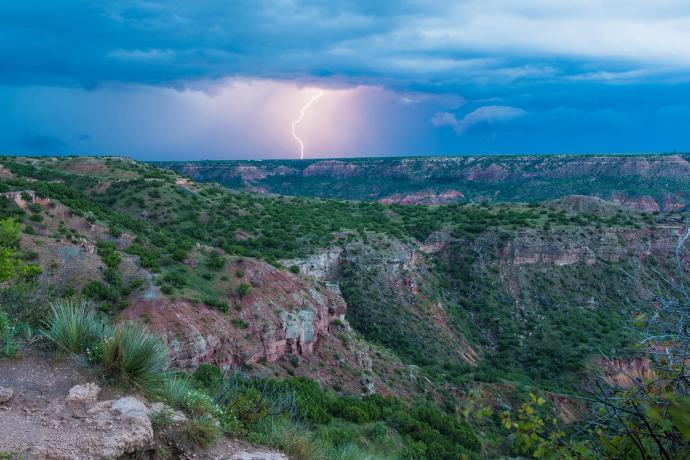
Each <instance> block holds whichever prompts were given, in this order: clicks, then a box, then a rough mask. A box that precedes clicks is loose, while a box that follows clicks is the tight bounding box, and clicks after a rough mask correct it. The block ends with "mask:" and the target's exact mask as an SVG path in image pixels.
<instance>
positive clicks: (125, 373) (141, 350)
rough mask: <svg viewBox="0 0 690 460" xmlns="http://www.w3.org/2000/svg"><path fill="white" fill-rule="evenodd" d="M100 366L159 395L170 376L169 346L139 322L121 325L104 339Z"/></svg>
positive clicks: (123, 380)
mask: <svg viewBox="0 0 690 460" xmlns="http://www.w3.org/2000/svg"><path fill="white" fill-rule="evenodd" d="M100 365H101V366H102V367H103V370H104V371H105V373H106V375H108V376H109V377H111V378H113V379H114V380H116V381H118V382H120V383H123V384H125V385H128V386H131V387H134V388H137V389H138V390H140V391H142V392H144V393H147V394H157V393H158V392H159V391H160V389H161V388H162V387H163V385H164V382H165V381H166V380H167V378H169V374H168V372H167V369H168V366H169V356H168V349H167V347H166V346H165V344H164V343H163V342H162V341H161V340H160V339H158V338H157V337H155V336H154V335H152V334H151V333H149V332H148V330H147V329H146V328H145V327H144V326H143V325H141V324H138V323H131V322H128V323H123V324H119V325H118V326H116V327H115V330H114V332H113V334H112V336H111V337H107V338H105V339H103V342H102V343H101V359H100Z"/></svg>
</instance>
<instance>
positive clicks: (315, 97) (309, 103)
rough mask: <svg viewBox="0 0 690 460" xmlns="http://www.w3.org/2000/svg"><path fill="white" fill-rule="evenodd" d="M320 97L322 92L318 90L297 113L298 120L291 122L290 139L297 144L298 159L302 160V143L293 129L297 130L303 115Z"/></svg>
mask: <svg viewBox="0 0 690 460" xmlns="http://www.w3.org/2000/svg"><path fill="white" fill-rule="evenodd" d="M321 96H323V91H322V90H319V92H318V94H316V95H315V96H314V97H312V98H311V99H309V102H307V103H306V104H305V105H304V106H303V107H302V110H301V111H300V113H299V118H298V119H297V120H295V121H293V122H292V137H294V138H295V140H296V141H297V142H298V143H299V159H300V160H304V143H303V142H302V139H300V137H299V136H298V135H297V131H295V128H297V125H299V124H300V123H301V122H302V120H303V119H304V114H305V113H306V112H307V110H309V107H311V105H312V104H313V103H314V102H316V100H317V99H319V98H320V97H321Z"/></svg>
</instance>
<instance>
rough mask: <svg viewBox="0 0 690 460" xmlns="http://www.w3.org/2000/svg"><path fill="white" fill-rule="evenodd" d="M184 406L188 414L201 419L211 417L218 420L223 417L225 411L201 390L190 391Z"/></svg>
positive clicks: (184, 400)
mask: <svg viewBox="0 0 690 460" xmlns="http://www.w3.org/2000/svg"><path fill="white" fill-rule="evenodd" d="M182 405H183V407H184V408H185V410H186V411H187V412H189V413H190V414H192V415H196V416H199V417H202V416H209V417H213V418H215V419H218V418H220V417H221V416H222V415H223V410H222V409H221V408H220V407H219V406H218V405H217V404H216V403H215V401H214V400H213V398H211V397H210V396H209V395H208V394H206V393H205V392H203V391H201V390H189V391H188V392H187V394H186V395H185V397H184V398H183V400H182Z"/></svg>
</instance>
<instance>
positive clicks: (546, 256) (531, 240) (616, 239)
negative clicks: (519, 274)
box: [498, 226, 680, 266]
mask: <svg viewBox="0 0 690 460" xmlns="http://www.w3.org/2000/svg"><path fill="white" fill-rule="evenodd" d="M679 231H680V227H673V226H671V227H661V228H658V229H656V230H651V229H623V228H611V229H604V230H602V231H600V232H598V233H597V234H594V235H590V234H580V233H572V234H570V233H569V234H562V235H558V234H549V233H544V232H539V231H536V230H525V231H521V232H517V233H516V234H515V236H514V237H513V238H511V239H510V240H508V241H507V242H505V244H504V245H502V246H500V247H499V248H498V255H499V256H500V258H501V259H502V260H503V261H504V263H507V264H511V265H528V264H540V265H560V266H562V265H572V264H575V263H580V262H584V263H586V264H588V265H591V264H593V263H595V262H596V261H597V259H603V260H606V261H610V262H616V261H619V260H621V259H623V258H624V257H627V256H636V257H648V256H652V255H655V256H661V257H668V256H670V255H672V254H673V251H674V250H675V245H676V243H677V241H678V236H679Z"/></svg>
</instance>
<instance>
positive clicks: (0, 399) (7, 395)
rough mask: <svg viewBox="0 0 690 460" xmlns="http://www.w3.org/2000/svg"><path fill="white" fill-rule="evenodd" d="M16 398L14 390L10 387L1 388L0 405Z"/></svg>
mask: <svg viewBox="0 0 690 460" xmlns="http://www.w3.org/2000/svg"><path fill="white" fill-rule="evenodd" d="M12 396H14V390H13V389H12V388H8V387H0V404H2V403H6V402H7V401H9V400H10V399H12Z"/></svg>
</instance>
